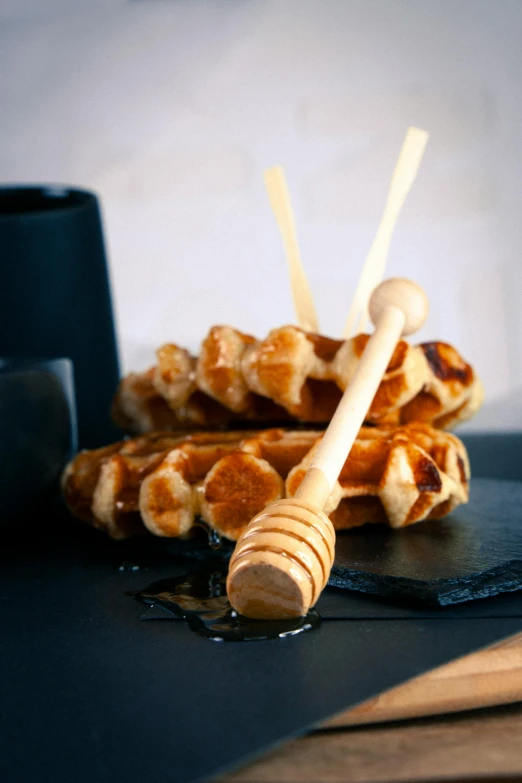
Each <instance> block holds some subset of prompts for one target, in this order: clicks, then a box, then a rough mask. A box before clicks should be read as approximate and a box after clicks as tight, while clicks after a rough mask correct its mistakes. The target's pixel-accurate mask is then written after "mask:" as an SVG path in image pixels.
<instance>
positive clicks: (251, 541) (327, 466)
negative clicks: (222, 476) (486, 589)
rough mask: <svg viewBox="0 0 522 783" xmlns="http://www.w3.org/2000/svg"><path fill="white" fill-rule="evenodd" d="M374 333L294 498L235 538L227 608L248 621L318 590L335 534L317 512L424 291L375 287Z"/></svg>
mask: <svg viewBox="0 0 522 783" xmlns="http://www.w3.org/2000/svg"><path fill="white" fill-rule="evenodd" d="M369 312H370V317H371V319H372V321H373V323H374V325H375V331H374V333H373V335H372V336H371V338H370V339H369V340H368V343H367V344H366V348H365V350H364V353H363V354H362V356H361V359H360V361H359V364H358V366H357V369H356V371H355V373H354V375H353V377H352V379H351V381H350V383H349V385H348V387H347V388H346V390H345V392H344V394H343V396H342V398H341V401H340V403H339V405H338V407H337V410H336V411H335V414H334V415H333V417H332V420H331V422H330V424H329V426H328V429H327V430H326V432H325V434H324V436H323V439H322V441H321V443H320V444H319V447H318V450H317V452H316V454H315V457H314V459H313V461H312V464H311V465H310V467H309V468H308V470H307V472H306V474H305V476H304V479H303V481H302V482H301V484H300V486H299V488H298V490H297V492H296V494H295V497H293V498H285V499H284V500H278V501H276V502H275V503H271V504H270V505H269V506H267V508H265V509H264V511H262V512H261V513H260V514H257V515H256V516H255V517H254V519H252V521H251V522H250V523H249V525H248V527H247V528H246V530H245V532H244V533H243V535H242V536H241V537H240V538H239V540H238V542H237V545H236V548H235V550H234V553H233V555H232V558H231V560H230V568H229V572H228V578H227V593H228V597H229V600H230V603H231V605H232V607H233V608H234V609H235V610H236V611H237V612H239V613H240V614H242V615H245V616H246V617H251V618H253V619H273V620H280V619H285V618H288V617H299V616H302V615H305V614H306V613H307V612H308V610H309V609H310V607H311V606H313V605H314V604H315V603H316V601H317V599H318V598H319V595H320V594H321V591H322V590H323V589H324V587H325V586H326V583H327V581H328V578H329V576H330V571H331V569H332V564H333V560H334V554H335V549H334V548H335V532H334V528H333V525H332V523H331V522H330V520H329V519H328V517H327V516H326V514H325V513H324V512H323V509H324V507H325V505H326V502H327V500H328V498H329V496H330V493H331V491H332V489H333V486H334V484H335V482H336V481H337V479H338V477H339V474H340V472H341V470H342V468H343V465H344V463H345V461H346V458H347V456H348V455H349V453H350V450H351V448H352V445H353V443H354V441H355V438H356V437H357V433H358V432H359V429H360V427H361V425H362V423H363V421H364V418H365V416H366V413H367V412H368V408H369V407H370V404H371V402H372V400H373V398H374V396H375V393H376V391H377V389H378V387H379V384H380V382H381V380H382V377H383V375H384V373H385V372H386V368H387V366H388V364H389V361H390V359H391V357H392V355H393V352H394V350H395V347H396V345H397V342H398V341H399V339H400V338H401V336H402V335H408V334H411V333H412V332H415V331H417V329H419V328H420V327H421V326H422V324H423V323H424V321H425V320H426V317H427V315H428V300H427V297H426V294H425V293H424V291H423V290H422V289H421V288H419V286H417V285H416V284H415V283H412V282H411V281H410V280H404V279H402V278H393V279H390V280H386V281H385V282H383V283H381V284H380V285H379V286H378V287H377V288H376V289H375V290H374V292H373V294H372V296H371V297H370V302H369Z"/></svg>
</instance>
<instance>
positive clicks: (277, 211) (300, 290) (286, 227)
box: [265, 166, 319, 332]
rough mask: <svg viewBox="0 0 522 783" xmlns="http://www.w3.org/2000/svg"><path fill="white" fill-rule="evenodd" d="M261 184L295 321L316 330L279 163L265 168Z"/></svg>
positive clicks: (314, 313) (309, 294)
mask: <svg viewBox="0 0 522 783" xmlns="http://www.w3.org/2000/svg"><path fill="white" fill-rule="evenodd" d="M265 185H266V189H267V191H268V197H269V199H270V205H271V207H272V211H273V213H274V216H275V219H276V221H277V225H278V226H279V231H280V232H281V237H282V239H283V245H284V248H285V253H286V260H287V262H288V271H289V274H290V287H291V289H292V298H293V300H294V308H295V314H296V316H297V323H298V325H299V326H300V327H301V328H302V329H305V330H306V331H307V332H319V323H318V321H317V315H316V312H315V307H314V300H313V298H312V292H311V290H310V286H309V284H308V280H307V279H306V274H305V271H304V268H303V263H302V261H301V255H300V253H299V246H298V244H297V233H296V230H295V221H294V214H293V211H292V205H291V203H290V195H289V193H288V187H287V184H286V180H285V173H284V171H283V168H282V166H274V167H273V168H271V169H267V170H266V171H265Z"/></svg>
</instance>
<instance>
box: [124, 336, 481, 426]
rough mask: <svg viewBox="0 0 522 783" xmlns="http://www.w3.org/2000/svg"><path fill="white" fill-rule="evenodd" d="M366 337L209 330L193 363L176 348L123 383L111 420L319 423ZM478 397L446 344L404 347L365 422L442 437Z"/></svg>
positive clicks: (469, 373)
mask: <svg viewBox="0 0 522 783" xmlns="http://www.w3.org/2000/svg"><path fill="white" fill-rule="evenodd" d="M368 339H369V337H368V335H364V334H361V335H358V336H357V337H354V338H352V339H350V340H344V341H342V340H331V339H330V338H328V337H323V336H321V335H314V334H310V333H308V332H304V331H303V330H302V329H298V328H297V327H294V326H284V327H282V328H280V329H274V330H273V331H271V332H270V334H269V335H268V337H267V338H266V340H264V341H262V342H258V341H257V340H255V339H254V338H253V337H250V336H249V335H245V334H243V333H242V332H239V331H237V330H236V329H232V328H231V327H229V326H215V327H213V328H212V329H211V330H210V332H209V334H208V336H207V337H206V338H205V340H204V341H203V343H202V346H201V351H200V355H199V357H198V358H195V357H192V356H190V354H188V353H187V351H185V350H184V349H183V348H179V347H178V346H176V345H173V344H168V345H164V346H163V347H162V348H160V349H159V350H158V352H157V359H158V361H157V364H156V365H155V367H153V368H152V369H151V370H149V371H148V372H146V373H143V374H141V375H136V374H131V375H129V376H127V377H126V378H124V379H123V380H122V381H121V384H120V387H119V389H118V392H117V395H116V399H115V402H114V406H113V415H114V418H115V420H116V421H117V423H118V424H119V425H120V426H122V427H124V428H125V429H126V430H128V431H131V432H147V431H149V430H151V429H154V428H159V427H168V428H170V429H180V428H181V429H187V428H198V427H199V428H213V427H220V426H221V427H223V426H227V425H230V424H231V423H241V422H242V423H243V424H244V423H245V422H252V423H256V422H257V423H263V424H265V425H269V424H270V423H271V422H272V423H274V422H277V423H285V422H286V421H290V420H298V421H302V422H308V423H315V424H325V423H326V422H328V421H329V420H330V419H331V417H332V415H333V412H334V411H335V409H336V407H337V404H338V402H339V400H340V398H341V394H342V392H343V391H344V389H345V388H346V386H347V385H348V383H349V382H350V379H351V378H352V376H353V373H354V371H355V368H356V366H357V363H358V361H359V358H360V356H361V354H362V352H363V350H364V348H365V346H366V343H367V341H368ZM482 398H483V392H482V385H481V383H480V381H479V379H478V378H477V377H476V375H475V373H474V372H473V369H472V367H471V366H470V365H469V364H467V363H466V362H465V361H464V360H463V359H462V357H461V356H460V355H459V354H458V353H457V351H456V350H455V349H454V348H452V347H451V346H450V345H447V344H446V343H442V342H432V343H425V344H422V345H419V346H412V345H409V343H407V342H406V341H405V340H401V341H400V342H399V343H398V345H397V348H396V350H395V352H394V355H393V357H392V359H391V361H390V363H389V365H388V369H387V371H386V374H385V375H384V377H383V380H382V382H381V384H380V386H379V389H378V391H377V394H376V395H375V398H374V399H373V402H372V404H371V406H370V408H369V410H368V414H367V416H366V421H367V422H368V423H372V424H381V423H396V424H405V423H408V422H410V421H422V422H426V423H429V424H432V425H433V426H435V427H439V428H441V429H449V428H450V427H452V426H454V425H456V424H458V423H459V422H461V421H464V420H466V419H468V418H470V417H471V416H472V415H473V414H474V413H475V412H476V411H477V410H478V408H479V407H480V405H481V404H482Z"/></svg>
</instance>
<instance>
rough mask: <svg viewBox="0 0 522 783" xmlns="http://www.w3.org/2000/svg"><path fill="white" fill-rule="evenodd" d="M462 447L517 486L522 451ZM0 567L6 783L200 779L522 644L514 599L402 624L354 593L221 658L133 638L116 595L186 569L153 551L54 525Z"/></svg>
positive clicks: (130, 617)
mask: <svg viewBox="0 0 522 783" xmlns="http://www.w3.org/2000/svg"><path fill="white" fill-rule="evenodd" d="M466 440H467V445H468V447H469V449H470V453H471V459H472V464H473V465H474V473H475V475H488V474H489V475H497V476H498V475H499V473H500V474H501V477H509V478H519V479H520V478H522V468H521V466H520V459H519V457H518V455H519V454H520V447H521V445H522V443H521V441H522V436H499V437H498V438H497V437H486V436H476V437H475V438H472V437H468V438H466ZM491 455H493V456H491ZM514 466H518V467H517V468H516V469H515V467H514ZM1 560H2V587H1V590H0V599H1V600H0V610H1V612H2V621H1V622H2V636H1V637H0V646H1V660H2V672H3V676H2V678H1V681H0V689H1V704H2V710H1V714H2V718H1V724H2V725H1V730H0V770H2V766H3V772H2V774H1V778H2V779H3V780H6V781H9V783H29V781H31V783H32V781H38V783H46V782H47V781H53V783H54V781H60V780H64V781H70V780H74V781H76V783H83V782H84V781H85V783H87V781H89V783H91V781H96V782H97V783H104V782H105V781H107V782H108V781H111V783H114V781H118V782H119V781H125V783H134V781H136V783H138V781H139V782H140V783H141V782H142V781H144V780H146V781H147V783H155V782H156V781H158V783H159V781H161V782H162V783H165V782H166V781H180V782H181V781H192V780H202V779H208V778H211V777H214V776H216V775H217V774H219V773H221V772H223V771H225V770H227V769H233V768H234V767H237V766H239V765H241V764H243V763H245V762H246V761H248V760H249V759H252V758H255V757H256V756H259V755H261V754H263V753H265V752H267V751H268V750H269V749H271V748H273V747H275V746H276V745H278V744H280V743H281V742H283V741H286V740H287V739H289V738H291V737H295V736H298V735H300V734H303V733H305V732H306V731H307V730H309V729H310V728H312V727H313V726H314V725H316V724H317V723H318V722H319V721H322V720H324V719H326V718H327V717H329V716H330V715H332V714H334V713H335V712H339V711H340V710H342V709H345V708H347V707H349V706H350V705H355V704H356V703H358V702H360V701H363V700H365V699H366V698H369V697H370V696H372V695H375V694H376V693H378V692H380V691H382V690H384V689H387V688H389V687H391V686H393V685H395V684H397V683H399V682H401V681H404V680H406V679H409V678H411V677H413V676H416V675H418V674H420V673H422V672H424V671H427V670H428V669H430V668H433V667H434V666H437V665H440V664H442V663H444V662H446V661H448V660H451V659H453V658H455V657H458V656H460V655H462V654H465V653H466V652H470V651H472V650H474V649H478V648H479V647H482V646H485V645H487V644H489V643H491V642H493V641H496V640H498V639H501V638H503V637H505V636H508V635H510V634H513V633H516V632H517V631H520V630H522V619H521V614H522V613H521V612H520V606H519V604H518V603H517V601H518V594H517V597H514V596H511V597H510V598H509V599H506V597H499V598H498V599H489V600H490V601H496V600H499V601H501V600H508V604H509V601H511V602H512V603H511V604H509V606H508V608H507V610H506V611H503V612H498V611H497V610H493V611H489V613H488V611H486V612H482V613H479V614H480V616H477V615H476V614H475V615H474V614H473V612H472V613H471V615H468V616H460V615H459V614H458V613H457V616H450V615H447V616H426V614H423V613H422V612H421V613H420V615H419V614H418V613H416V612H411V613H410V614H407V615H406V616H405V614H404V611H402V614H401V613H399V615H398V616H397V615H396V614H395V615H394V613H393V612H391V614H390V613H382V612H380V611H377V612H376V611H375V604H374V603H372V601H371V599H368V597H365V596H359V597H358V596H357V595H356V594H355V593H350V602H351V606H352V611H351V612H350V618H349V619H343V620H325V621H324V622H323V624H322V625H321V626H320V628H319V629H318V630H317V631H314V632H313V633H309V634H304V635H303V636H301V637H296V638H295V639H287V640H284V641H283V642H281V641H279V640H274V641H269V642H254V643H246V644H234V643H229V644H226V643H221V644H219V643H216V642H212V641H209V640H207V639H204V638H202V637H199V636H197V635H195V634H193V633H192V632H191V631H190V630H189V629H188V628H187V627H186V625H185V624H184V623H183V621H170V622H163V621H157V622H154V621H151V622H140V620H139V618H140V615H141V614H142V612H143V607H140V605H139V604H138V603H137V602H135V601H134V600H133V599H131V598H129V597H128V596H127V595H125V592H126V591H129V590H136V589H139V588H143V587H144V586H146V585H147V584H149V583H150V582H153V581H154V580H156V579H161V578H165V577H167V576H169V575H172V574H175V573H181V571H182V570H184V569H185V570H186V563H185V562H182V561H179V560H177V559H175V558H173V557H172V556H171V555H169V554H168V553H166V552H165V551H163V550H161V548H159V547H157V546H155V545H154V544H153V543H151V542H149V543H148V544H145V543H144V542H136V541H135V542H124V543H118V542H111V541H108V540H107V539H105V538H104V537H103V536H102V535H101V534H98V533H97V532H96V531H92V530H90V529H88V528H85V527H84V526H82V525H81V524H79V523H76V522H75V521H73V520H71V519H69V518H67V517H66V516H64V515H63V513H61V512H58V511H56V510H55V511H54V512H53V513H52V515H51V514H50V513H49V514H47V516H45V515H43V514H41V515H35V516H34V517H33V518H32V519H28V520H24V521H23V522H22V521H20V522H19V523H18V525H17V526H16V527H15V528H14V530H13V531H12V532H11V533H10V534H8V533H7V532H6V533H5V535H4V545H3V548H2V552H1ZM129 564H131V565H129ZM134 565H137V566H138V567H139V570H128V569H129V568H131V569H132V567H133V566H134ZM335 600H337V601H339V596H338V595H337V597H336V598H335ZM359 602H362V603H359ZM483 603H486V602H483ZM477 605H478V604H477ZM369 606H373V607H374V611H373V614H372V612H371V611H370V612H369V609H368V607H369ZM490 606H491V604H490ZM376 614H377V616H375V615H376ZM383 614H384V615H385V616H383Z"/></svg>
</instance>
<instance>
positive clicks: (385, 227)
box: [343, 127, 429, 338]
mask: <svg viewBox="0 0 522 783" xmlns="http://www.w3.org/2000/svg"><path fill="white" fill-rule="evenodd" d="M428 138H429V133H428V132H427V131H425V130H420V129H419V128H413V127H412V128H408V132H407V133H406V136H405V138H404V141H403V144H402V147H401V151H400V153H399V157H398V159H397V163H396V164H395V169H394V171H393V174H392V178H391V182H390V188H389V191H388V198H387V199H386V204H385V207H384V211H383V213H382V217H381V222H380V224H379V228H378V229H377V233H376V235H375V239H374V240H373V242H372V245H371V247H370V250H369V252H368V255H367V256H366V260H365V262H364V266H363V269H362V272H361V275H360V277H359V281H358V283H357V288H356V289H355V295H354V297H353V302H352V306H351V308H350V312H349V314H348V319H347V321H346V324H345V327H344V331H343V337H345V338H349V337H352V336H353V335H354V334H359V333H360V332H363V331H364V330H365V328H366V325H367V323H368V300H369V298H370V294H371V292H372V291H373V289H374V288H375V287H376V286H377V285H378V284H379V283H380V282H381V280H382V279H383V277H384V270H385V269H386V259H387V257H388V251H389V249H390V243H391V239H392V236H393V231H394V229H395V224H396V223H397V220H398V218H399V213H400V211H401V209H402V206H403V204H404V202H405V200H406V196H407V195H408V193H409V192H410V189H411V186H412V185H413V183H414V181H415V178H416V176H417V172H418V170H419V166H420V164H421V161H422V158H423V155H424V150H425V149H426V144H427V143H428Z"/></svg>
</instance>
